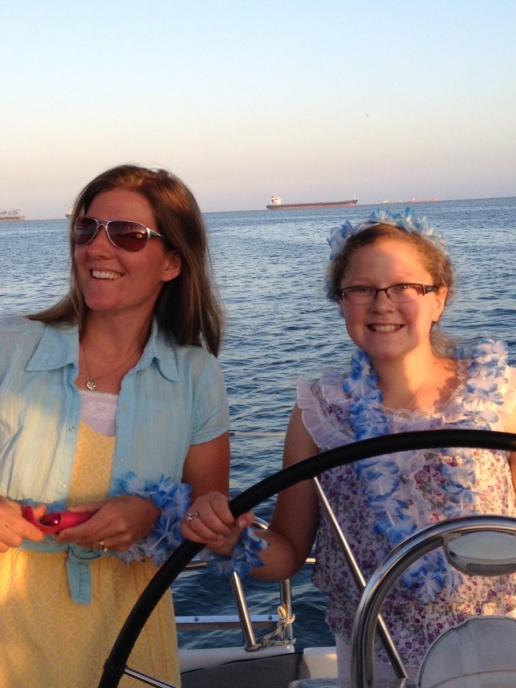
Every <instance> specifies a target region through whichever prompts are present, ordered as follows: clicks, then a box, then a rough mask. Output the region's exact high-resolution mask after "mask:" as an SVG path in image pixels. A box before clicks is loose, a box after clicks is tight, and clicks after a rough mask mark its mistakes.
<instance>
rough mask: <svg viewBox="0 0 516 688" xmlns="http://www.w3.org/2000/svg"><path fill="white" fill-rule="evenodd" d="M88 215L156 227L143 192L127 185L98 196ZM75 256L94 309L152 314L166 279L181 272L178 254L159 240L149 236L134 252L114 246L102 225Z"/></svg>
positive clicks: (140, 314)
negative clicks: (132, 189) (140, 192)
mask: <svg viewBox="0 0 516 688" xmlns="http://www.w3.org/2000/svg"><path fill="white" fill-rule="evenodd" d="M86 214H87V216H88V217H93V218H95V219H97V220H132V221H135V222H140V223H141V224H142V225H145V226H146V227H149V228H150V229H154V230H156V220H155V218H154V213H153V210H152V207H151V205H150V203H149V202H148V201H147V199H146V198H145V196H142V195H141V194H139V193H137V192H135V191H128V190H126V189H113V190H112V191H104V192H103V193H100V194H98V195H97V196H95V198H94V199H93V201H92V202H91V205H90V207H89V208H88V210H87V213H86ZM74 259H75V264H76V268H77V275H78V280H79V285H80V288H81V291H82V292H83V294H84V298H85V301H86V305H87V306H88V308H89V309H90V310H92V311H97V312H110V313H121V312H126V313H130V314H131V316H132V317H134V316H137V317H138V316H141V317H142V318H144V319H145V318H148V317H150V316H151V314H152V312H153V310H154V305H155V303H156V300H157V298H158V296H159V294H160V291H161V288H162V286H163V283H164V282H168V281H170V280H172V279H174V278H175V277H177V276H178V275H179V273H180V272H181V260H180V258H179V256H178V255H177V254H176V253H174V252H171V251H167V250H166V249H165V246H164V244H163V241H162V240H161V239H156V238H153V239H149V240H148V242H147V244H146V246H145V248H143V249H142V250H141V251H138V252H136V253H131V252H130V251H125V250H123V249H121V248H118V247H116V246H114V245H113V244H112V243H111V242H110V241H109V239H108V237H107V234H106V230H105V229H104V228H101V230H100V232H99V233H98V234H97V236H96V237H95V238H94V239H93V241H92V242H91V243H89V244H87V245H85V246H76V247H75V251H74Z"/></svg>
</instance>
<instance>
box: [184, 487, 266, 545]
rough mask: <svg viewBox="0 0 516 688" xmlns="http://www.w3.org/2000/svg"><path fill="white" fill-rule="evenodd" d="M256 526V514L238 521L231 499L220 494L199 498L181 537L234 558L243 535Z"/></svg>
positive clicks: (210, 494) (185, 520) (248, 513)
mask: <svg viewBox="0 0 516 688" xmlns="http://www.w3.org/2000/svg"><path fill="white" fill-rule="evenodd" d="M253 523H254V514H253V512H252V511H249V512H247V513H246V514H242V515H240V516H239V517H238V518H237V519H235V517H234V516H233V514H232V513H231V511H230V510H229V507H228V498H227V497H226V496H225V495H223V494H221V493H220V492H208V493H207V494H205V495H202V496H201V497H197V499H195V500H194V502H193V504H192V505H191V507H190V509H189V510H188V513H187V514H186V515H185V516H184V517H183V519H182V521H181V533H182V534H183V536H184V537H185V538H187V540H191V541H192V542H199V543H203V544H206V545H207V546H208V547H209V548H210V549H211V550H212V551H213V552H215V553H216V554H220V555H223V556H226V555H230V554H231V553H232V551H233V548H234V547H235V544H236V542H237V540H238V538H239V536H240V532H241V531H242V530H243V529H244V528H246V527H247V526H250V525H252V524H253Z"/></svg>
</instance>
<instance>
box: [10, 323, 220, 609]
mask: <svg viewBox="0 0 516 688" xmlns="http://www.w3.org/2000/svg"><path fill="white" fill-rule="evenodd" d="M78 357H79V338H78V330H77V327H75V326H60V327H57V326H50V325H44V324H43V323H40V322H33V321H30V320H27V319H26V318H23V317H20V316H11V317H7V318H2V319H0V495H2V496H4V497H8V498H10V499H12V500H15V501H18V502H23V503H44V504H47V505H48V510H49V511H53V510H61V509H64V508H65V502H66V497H67V495H68V488H69V484H70V479H71V474H72V465H73V461H74V456H75V446H76V441H77V432H78V426H79V418H80V409H81V400H80V395H79V392H78V390H77V388H76V386H75V384H74V380H75V378H76V377H77V371H78ZM228 429H229V412H228V404H227V399H226V392H225V388H224V383H223V380H222V375H221V372H220V369H219V365H218V362H217V360H216V358H215V357H214V356H212V355H211V354H209V353H208V352H206V351H205V350H204V349H202V348H201V347H193V346H178V345H177V344H175V343H174V342H172V341H170V340H169V339H166V338H165V337H164V336H163V334H162V333H160V332H159V331H158V328H157V325H156V323H155V322H154V323H153V326H152V331H151V336H150V338H149V341H148V343H147V346H146V347H145V350H144V352H143V355H142V357H141V359H140V361H139V362H138V363H137V365H136V366H135V367H134V368H133V369H132V370H130V371H129V372H128V373H127V375H126V376H125V377H124V379H123V380H122V385H121V388H120V394H119V398H118V408H117V415H116V445H115V453H114V458H113V468H112V475H111V482H110V488H109V495H110V496H113V495H115V494H116V488H115V485H117V482H118V481H119V480H122V481H123V479H124V478H126V477H127V475H128V473H129V472H132V473H135V474H136V475H137V476H138V477H140V478H144V479H145V480H147V481H149V482H150V483H154V482H156V483H157V482H159V480H160V478H161V477H162V476H165V477H167V478H170V480H171V481H173V482H174V483H179V482H181V476H182V473H183V464H184V461H185V458H186V454H187V452H188V448H189V447H190V445H192V444H200V443H202V442H208V441H209V440H212V439H214V438H215V437H218V436H220V435H222V434H223V433H224V432H226V431H227V430H228ZM23 546H24V547H25V548H27V549H32V550H36V551H44V552H48V553H52V552H60V551H66V552H67V560H66V568H67V572H68V582H69V585H70V594H71V597H72V600H73V601H74V602H77V603H80V604H89V602H90V601H91V576H90V570H89V564H90V562H91V561H94V560H95V559H97V558H98V557H99V556H101V553H100V551H99V550H91V549H87V548H84V547H79V546H78V545H75V544H71V545H59V544H57V543H56V542H54V539H53V538H52V537H46V538H45V540H44V541H43V542H41V543H34V542H30V541H28V540H25V541H24V543H23Z"/></svg>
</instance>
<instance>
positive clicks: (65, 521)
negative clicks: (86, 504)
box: [22, 506, 94, 535]
mask: <svg viewBox="0 0 516 688" xmlns="http://www.w3.org/2000/svg"><path fill="white" fill-rule="evenodd" d="M93 513H94V512H93V511H51V512H50V513H49V514H45V515H44V516H42V517H41V518H40V519H39V520H38V519H37V518H36V517H35V516H34V511H33V509H32V507H30V506H24V507H23V509H22V516H23V518H24V519H26V520H27V521H29V523H32V525H33V526H36V528H39V529H40V530H42V531H43V532H44V533H48V534H52V535H54V534H55V533H59V532H61V530H65V528H72V527H73V526H78V525H79V524H80V523H84V521H87V520H88V519H89V518H91V517H92V516H93Z"/></svg>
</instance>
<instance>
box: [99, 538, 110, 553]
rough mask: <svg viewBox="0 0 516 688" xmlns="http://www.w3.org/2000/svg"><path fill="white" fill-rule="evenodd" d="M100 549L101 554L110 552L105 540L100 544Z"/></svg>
mask: <svg viewBox="0 0 516 688" xmlns="http://www.w3.org/2000/svg"><path fill="white" fill-rule="evenodd" d="M99 549H100V551H101V552H107V551H108V548H107V547H106V543H105V542H104V540H101V541H100V542H99Z"/></svg>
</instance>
